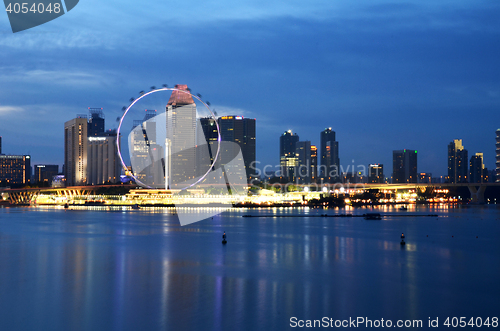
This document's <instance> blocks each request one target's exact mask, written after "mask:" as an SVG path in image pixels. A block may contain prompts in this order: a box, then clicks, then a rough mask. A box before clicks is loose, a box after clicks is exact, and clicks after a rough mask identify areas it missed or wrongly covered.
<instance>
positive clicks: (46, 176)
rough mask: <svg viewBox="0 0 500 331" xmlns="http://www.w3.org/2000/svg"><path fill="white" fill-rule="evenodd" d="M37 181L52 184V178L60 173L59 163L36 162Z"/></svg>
mask: <svg viewBox="0 0 500 331" xmlns="http://www.w3.org/2000/svg"><path fill="white" fill-rule="evenodd" d="M34 168H35V179H34V181H35V183H48V184H49V185H51V184H52V178H53V177H54V176H56V175H57V174H58V173H59V166H58V165H57V164H35V166H34Z"/></svg>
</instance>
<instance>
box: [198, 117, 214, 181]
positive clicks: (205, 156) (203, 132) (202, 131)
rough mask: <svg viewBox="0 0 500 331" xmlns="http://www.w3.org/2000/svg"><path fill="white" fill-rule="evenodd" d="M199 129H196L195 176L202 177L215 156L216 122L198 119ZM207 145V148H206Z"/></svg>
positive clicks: (205, 118)
mask: <svg viewBox="0 0 500 331" xmlns="http://www.w3.org/2000/svg"><path fill="white" fill-rule="evenodd" d="M199 123H200V126H201V128H198V129H197V141H196V176H198V177H200V176H203V175H204V174H205V173H206V172H207V171H208V169H209V168H210V166H211V165H212V164H213V163H214V160H215V157H216V154H217V145H218V139H219V135H218V131H217V124H218V122H217V120H216V119H214V118H211V117H203V118H200V119H199ZM207 145H208V146H207Z"/></svg>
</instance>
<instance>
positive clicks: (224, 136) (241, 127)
mask: <svg viewBox="0 0 500 331" xmlns="http://www.w3.org/2000/svg"><path fill="white" fill-rule="evenodd" d="M218 122H219V128H220V134H221V140H222V141H228V142H234V143H236V144H238V146H239V147H240V149H241V153H242V155H243V160H244V164H245V172H246V174H247V181H250V180H251V179H252V178H255V177H256V169H254V167H255V164H254V162H255V119H253V118H244V117H243V116H222V117H219V119H218ZM203 131H204V132H205V131H206V129H204V130H203ZM212 136H213V134H212ZM205 137H206V136H205ZM209 137H210V135H209ZM206 139H208V138H207V137H206ZM212 139H213V138H212ZM222 146H226V144H224V145H222ZM227 146H228V147H229V146H234V145H227ZM234 147H235V146H234ZM225 152H226V153H227V152H228V153H229V154H228V155H236V151H225ZM228 161H230V160H228Z"/></svg>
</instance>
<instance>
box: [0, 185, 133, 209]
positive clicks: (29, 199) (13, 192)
mask: <svg viewBox="0 0 500 331" xmlns="http://www.w3.org/2000/svg"><path fill="white" fill-rule="evenodd" d="M118 187H119V188H135V186H124V185H95V186H70V187H57V188H52V187H41V188H19V189H10V188H8V189H2V188H0V201H1V200H5V201H8V202H10V203H11V204H15V205H29V204H32V203H34V202H35V201H36V198H37V197H38V196H39V195H41V194H45V195H54V196H57V197H65V198H67V199H68V200H70V199H72V198H74V197H77V196H78V197H85V196H87V197H88V196H90V195H93V194H95V192H96V191H98V190H99V189H102V188H106V189H110V188H118Z"/></svg>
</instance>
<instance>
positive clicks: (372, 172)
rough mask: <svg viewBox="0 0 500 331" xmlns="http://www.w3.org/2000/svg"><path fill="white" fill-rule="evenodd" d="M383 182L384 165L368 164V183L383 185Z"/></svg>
mask: <svg viewBox="0 0 500 331" xmlns="http://www.w3.org/2000/svg"><path fill="white" fill-rule="evenodd" d="M383 182H384V165H383V164H378V163H377V164H370V165H368V183H383Z"/></svg>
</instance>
